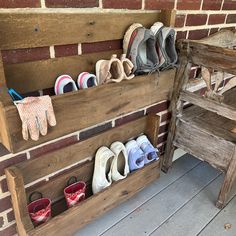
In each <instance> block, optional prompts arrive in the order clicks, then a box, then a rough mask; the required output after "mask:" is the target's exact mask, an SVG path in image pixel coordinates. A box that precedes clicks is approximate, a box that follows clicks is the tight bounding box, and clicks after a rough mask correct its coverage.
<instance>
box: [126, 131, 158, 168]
mask: <svg viewBox="0 0 236 236" xmlns="http://www.w3.org/2000/svg"><path fill="white" fill-rule="evenodd" d="M125 147H126V150H127V153H128V160H129V169H130V172H131V171H134V170H137V169H140V168H142V167H143V166H144V165H146V164H148V163H150V162H151V161H154V160H157V159H158V150H157V149H156V148H154V147H153V145H152V144H151V143H150V141H149V140H148V138H147V136H146V135H142V136H140V137H138V138H137V139H136V140H131V141H129V142H127V143H126V145H125Z"/></svg>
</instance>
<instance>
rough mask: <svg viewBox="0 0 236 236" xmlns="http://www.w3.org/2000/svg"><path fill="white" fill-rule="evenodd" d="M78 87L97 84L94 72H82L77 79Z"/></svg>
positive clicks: (84, 87) (83, 87) (88, 86)
mask: <svg viewBox="0 0 236 236" xmlns="http://www.w3.org/2000/svg"><path fill="white" fill-rule="evenodd" d="M77 85H78V87H79V89H86V88H90V87H94V86H97V78H96V76H95V75H94V74H90V73H88V72H82V73H81V74H80V75H79V76H78V79H77Z"/></svg>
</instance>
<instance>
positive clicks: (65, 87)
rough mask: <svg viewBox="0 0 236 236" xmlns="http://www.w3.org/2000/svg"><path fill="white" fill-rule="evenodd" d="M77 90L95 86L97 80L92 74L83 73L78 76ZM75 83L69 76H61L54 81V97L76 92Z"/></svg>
mask: <svg viewBox="0 0 236 236" xmlns="http://www.w3.org/2000/svg"><path fill="white" fill-rule="evenodd" d="M77 85H78V88H79V89H85V88H90V87H94V86H97V78H96V76H95V75H94V74H90V73H88V72H83V73H81V74H80V75H79V76H78V79H77ZM78 88H77V86H76V83H75V81H74V80H73V79H72V78H71V77H70V76H69V75H61V76H59V77H58V78H57V79H56V82H55V86H54V91H55V94H56V95H59V94H63V93H68V92H73V91H77V90H78Z"/></svg>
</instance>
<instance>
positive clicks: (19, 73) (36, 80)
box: [5, 50, 122, 94]
mask: <svg viewBox="0 0 236 236" xmlns="http://www.w3.org/2000/svg"><path fill="white" fill-rule="evenodd" d="M121 53H122V51H121V50H116V51H108V52H99V53H89V54H84V55H78V56H69V57H59V58H54V59H48V60H42V61H33V62H25V63H18V64H6V65H5V73H6V81H7V85H8V87H9V88H14V89H16V91H18V92H20V93H23V94H24V93H27V92H32V91H38V90H41V89H46V88H53V87H54V85H55V81H56V78H57V77H58V76H60V75H63V74H68V75H70V76H71V77H72V78H73V79H74V80H76V81H77V78H78V75H79V74H80V73H81V72H84V71H89V72H90V73H94V71H95V64H96V62H97V61H98V60H101V59H105V60H108V59H110V57H111V55H112V54H117V55H118V56H119V55H120V54H121ZM26 84H27V86H26Z"/></svg>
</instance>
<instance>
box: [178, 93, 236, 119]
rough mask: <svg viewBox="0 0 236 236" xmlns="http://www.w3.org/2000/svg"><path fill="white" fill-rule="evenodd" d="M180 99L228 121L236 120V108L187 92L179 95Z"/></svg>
mask: <svg viewBox="0 0 236 236" xmlns="http://www.w3.org/2000/svg"><path fill="white" fill-rule="evenodd" d="M180 99H181V100H184V101H186V102H189V103H192V104H194V105H197V106H199V107H202V108H204V109H207V110H209V111H211V112H214V113H216V114H218V115H221V116H223V117H226V118H228V119H230V120H236V108H234V107H232V106H229V105H227V104H224V103H218V102H217V101H214V100H210V99H208V98H204V97H202V96H199V95H197V94H194V93H192V92H188V91H182V92H181V93H180Z"/></svg>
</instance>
